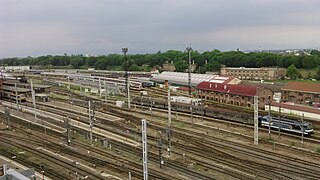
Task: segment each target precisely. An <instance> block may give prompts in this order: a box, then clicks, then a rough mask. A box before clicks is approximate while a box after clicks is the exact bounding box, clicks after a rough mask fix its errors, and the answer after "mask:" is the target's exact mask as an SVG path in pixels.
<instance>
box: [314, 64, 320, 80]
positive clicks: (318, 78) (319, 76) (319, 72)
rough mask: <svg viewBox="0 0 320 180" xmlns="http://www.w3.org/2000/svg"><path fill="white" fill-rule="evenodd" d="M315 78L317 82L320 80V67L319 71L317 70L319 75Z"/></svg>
mask: <svg viewBox="0 0 320 180" xmlns="http://www.w3.org/2000/svg"><path fill="white" fill-rule="evenodd" d="M315 78H316V79H317V80H320V67H318V70H317V73H316V75H315Z"/></svg>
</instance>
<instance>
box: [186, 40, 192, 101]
mask: <svg viewBox="0 0 320 180" xmlns="http://www.w3.org/2000/svg"><path fill="white" fill-rule="evenodd" d="M186 50H187V51H188V55H189V68H188V73H189V74H188V80H189V95H191V51H192V48H191V46H187V48H186Z"/></svg>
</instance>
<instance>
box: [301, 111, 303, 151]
mask: <svg viewBox="0 0 320 180" xmlns="http://www.w3.org/2000/svg"><path fill="white" fill-rule="evenodd" d="M301 121H302V122H301V130H302V133H301V147H302V146H303V136H304V113H302V118H301Z"/></svg>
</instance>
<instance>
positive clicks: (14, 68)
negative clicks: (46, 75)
mask: <svg viewBox="0 0 320 180" xmlns="http://www.w3.org/2000/svg"><path fill="white" fill-rule="evenodd" d="M31 69H32V67H31V66H5V67H4V70H6V71H15V72H22V71H30V70H31Z"/></svg>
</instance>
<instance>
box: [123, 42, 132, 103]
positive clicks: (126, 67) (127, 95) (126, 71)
mask: <svg viewBox="0 0 320 180" xmlns="http://www.w3.org/2000/svg"><path fill="white" fill-rule="evenodd" d="M122 52H123V55H124V71H125V72H124V77H125V79H126V80H125V83H126V86H125V87H126V98H127V99H128V108H130V97H129V90H130V89H129V81H128V60H127V52H128V48H122Z"/></svg>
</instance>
